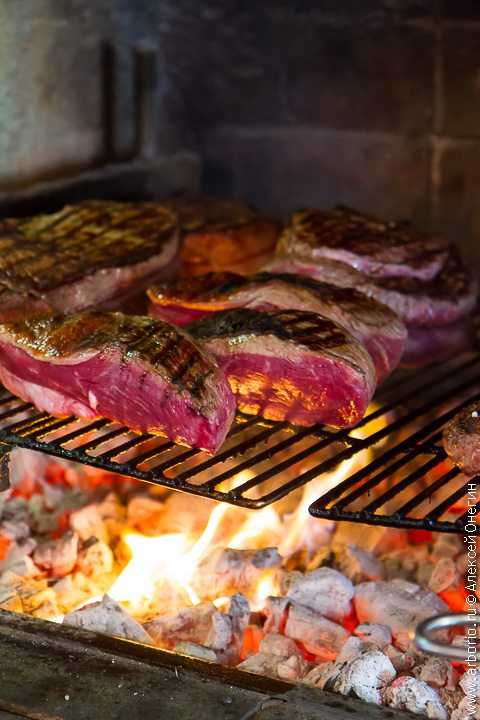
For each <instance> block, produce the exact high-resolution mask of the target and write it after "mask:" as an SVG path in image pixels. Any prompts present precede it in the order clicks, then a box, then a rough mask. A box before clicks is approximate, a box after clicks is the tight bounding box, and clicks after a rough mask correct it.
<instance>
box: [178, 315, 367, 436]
mask: <svg viewBox="0 0 480 720" xmlns="http://www.w3.org/2000/svg"><path fill="white" fill-rule="evenodd" d="M187 327H188V329H189V331H190V332H191V333H192V335H193V336H194V337H196V338H197V339H198V340H201V341H202V342H203V343H204V345H206V347H207V348H208V349H209V350H210V351H211V352H212V353H213V355H214V356H215V357H216V359H217V362H218V364H219V365H220V367H221V369H222V370H223V372H224V373H225V375H226V376H227V378H228V381H229V383H230V387H231V388H232V390H233V392H234V394H235V395H236V398H237V405H238V407H239V409H240V410H242V411H243V412H245V413H248V414H251V415H260V416H262V417H265V418H267V419H269V420H288V421H289V422H291V423H293V424H296V425H307V426H308V425H313V424H315V423H324V424H326V425H333V426H334V427H352V426H353V425H356V424H357V423H358V422H359V421H360V419H361V418H362V417H363V415H364V413H365V410H366V409H367V406H368V403H369V402H370V400H371V398H372V395H373V392H374V389H375V368H374V366H373V363H372V360H371V358H370V356H369V354H368V353H367V352H366V350H365V349H364V348H363V347H362V346H361V345H360V344H359V343H358V342H357V341H356V340H355V338H354V337H353V336H352V335H350V334H349V333H347V332H346V331H345V330H343V329H342V328H341V327H340V326H339V325H336V324H335V323H334V322H332V321H331V320H329V319H328V318H325V317H322V316H321V315H317V314H316V313H312V312H302V311H300V310H278V311H270V312H260V311H257V310H248V309H245V308H242V309H239V310H226V311H224V312H220V313H217V314H215V315H212V316H210V317H208V318H205V319H203V320H199V321H197V322H196V323H193V324H191V325H188V326H187Z"/></svg>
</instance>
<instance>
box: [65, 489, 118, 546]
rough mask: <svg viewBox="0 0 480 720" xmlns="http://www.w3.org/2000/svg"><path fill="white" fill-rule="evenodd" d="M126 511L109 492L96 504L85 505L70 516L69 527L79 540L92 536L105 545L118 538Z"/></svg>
mask: <svg viewBox="0 0 480 720" xmlns="http://www.w3.org/2000/svg"><path fill="white" fill-rule="evenodd" d="M125 516H126V511H125V508H124V507H123V505H122V504H121V502H120V501H119V499H118V498H117V496H116V495H115V493H113V492H110V493H108V495H107V496H106V497H105V498H104V499H103V500H102V501H101V502H98V503H92V504H91V505H85V507H83V508H81V509H80V510H76V511H75V512H73V513H72V514H71V515H70V527H71V528H72V530H74V531H75V532H76V533H77V535H78V537H79V538H80V540H83V541H85V540H88V538H90V537H92V535H94V536H95V537H98V539H99V540H103V541H104V542H106V543H107V544H108V543H109V542H110V540H112V539H113V538H115V537H117V536H119V535H120V534H121V531H122V527H123V526H124V523H125Z"/></svg>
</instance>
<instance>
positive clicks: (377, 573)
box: [337, 545, 385, 583]
mask: <svg viewBox="0 0 480 720" xmlns="http://www.w3.org/2000/svg"><path fill="white" fill-rule="evenodd" d="M337 565H338V569H339V570H340V571H341V572H342V573H343V574H344V575H346V576H347V577H348V578H349V579H350V580H351V581H352V582H353V583H359V582H363V581H364V580H382V579H383V578H384V577H385V568H384V567H383V564H382V562H381V561H380V560H379V559H378V558H376V557H375V555H374V554H373V553H371V552H368V551H367V550H360V549H359V548H357V546H356V545H349V546H348V547H346V548H344V549H343V550H342V552H341V553H339V555H338V557H337Z"/></svg>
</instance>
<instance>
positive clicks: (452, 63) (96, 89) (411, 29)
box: [0, 0, 480, 268]
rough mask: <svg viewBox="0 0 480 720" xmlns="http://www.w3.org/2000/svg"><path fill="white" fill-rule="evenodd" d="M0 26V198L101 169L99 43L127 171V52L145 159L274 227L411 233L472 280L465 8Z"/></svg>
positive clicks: (72, 12)
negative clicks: (183, 159)
mask: <svg viewBox="0 0 480 720" xmlns="http://www.w3.org/2000/svg"><path fill="white" fill-rule="evenodd" d="M100 6H101V7H100ZM0 15H4V16H5V17H4V19H3V21H2V27H3V28H5V27H6V28H7V35H6V40H7V41H6V42H4V43H3V49H4V51H5V53H6V56H5V58H4V61H2V63H1V64H0V76H4V77H3V80H4V82H3V83H0V109H1V108H4V111H3V112H2V113H1V115H2V120H0V125H1V124H2V123H3V124H4V127H3V129H2V130H3V132H2V135H3V140H0V189H5V188H7V189H8V187H9V185H11V186H14V185H15V184H18V179H19V177H20V178H21V179H23V181H25V182H27V181H28V180H29V178H33V179H38V178H39V177H42V176H48V175H49V174H50V175H51V174H52V173H53V174H54V173H55V172H58V171H60V170H62V169H63V167H64V166H68V167H70V168H73V169H75V168H76V167H83V166H85V165H92V164H98V163H99V162H101V161H102V152H103V150H102V148H103V144H104V142H105V138H104V136H103V131H104V128H103V127H102V122H103V121H104V117H103V115H102V112H101V110H100V109H99V108H100V107H101V101H102V98H101V95H102V81H101V78H100V51H99V47H100V44H101V43H102V42H103V41H104V40H108V41H110V42H112V43H113V44H114V45H115V46H116V47H117V50H118V52H119V57H120V74H119V76H118V77H117V85H118V86H117V87H116V89H115V92H116V97H117V108H116V112H117V113H118V115H119V117H120V119H121V122H120V123H118V125H117V133H118V138H117V145H118V146H119V147H120V149H122V148H123V151H124V152H125V154H126V156H128V151H129V147H130V146H131V143H132V127H131V122H130V120H129V118H130V116H131V102H132V99H131V93H130V94H129V91H128V89H126V86H127V84H128V83H127V78H128V77H129V74H128V63H129V62H130V60H129V56H128V53H127V48H128V46H129V44H131V43H138V42H147V43H149V44H150V45H151V46H153V47H155V48H156V49H157V52H158V58H159V67H160V73H159V78H158V86H157V91H158V92H157V99H158V107H159V133H158V136H159V137H158V140H159V151H160V152H165V151H167V150H168V151H170V150H175V151H177V150H185V149H187V150H194V151H197V152H199V153H200V155H201V156H202V159H203V163H204V187H205V189H206V190H208V191H210V192H214V193H219V194H222V195H234V196H243V197H246V198H247V199H248V200H250V201H252V202H254V203H255V204H257V205H258V206H259V207H260V208H262V209H263V210H265V211H268V212H272V213H276V214H280V215H283V216H285V215H286V214H287V213H288V212H289V211H291V210H292V209H293V208H295V207H297V206H299V205H308V204H311V205H316V206H330V205H332V204H334V203H336V202H342V203H347V204H350V205H353V206H356V207H359V208H361V209H364V210H367V211H372V212H376V213H379V214H380V215H386V216H392V217H402V218H408V217H412V218H413V219H415V220H416V221H418V222H419V223H420V224H422V225H423V226H425V227H433V228H438V229H441V230H443V231H444V232H446V233H447V234H448V235H449V236H450V237H452V238H453V239H455V240H456V241H458V242H459V243H460V244H461V245H462V246H463V248H464V250H465V253H466V255H467V256H468V257H469V259H471V260H472V261H474V262H476V264H477V267H479V268H480V242H479V239H478V235H479V234H480V202H478V201H479V199H480V198H479V187H480V4H479V3H478V2H477V0H438V1H435V0H430V1H429V0H362V1H358V0H303V1H301V0H296V1H295V0H263V1H262V2H256V1H254V0H251V1H249V2H247V1H243V2H242V1H239V0H237V1H235V0H229V1H228V2H225V0H204V1H201V2H198V1H197V0H162V2H159V1H158V0H116V1H115V0H105V2H103V3H96V2H94V0H72V2H70V3H57V2H54V0H42V2H36V3H33V2H24V3H11V2H10V0H0ZM0 52H1V50H0ZM122 73H123V74H122ZM122 78H123V80H122ZM122 82H123V89H122ZM114 95H115V94H114ZM39 158H40V159H39ZM62 159H63V165H62Z"/></svg>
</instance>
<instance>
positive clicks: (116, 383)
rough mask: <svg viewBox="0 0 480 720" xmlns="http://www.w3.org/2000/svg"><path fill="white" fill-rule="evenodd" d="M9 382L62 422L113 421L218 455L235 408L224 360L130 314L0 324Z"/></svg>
mask: <svg viewBox="0 0 480 720" xmlns="http://www.w3.org/2000/svg"><path fill="white" fill-rule="evenodd" d="M0 380H1V381H2V382H3V384H4V385H5V386H6V387H7V388H8V389H9V390H11V391H12V392H13V393H15V394H16V395H18V396H19V397H21V398H23V399H24V400H28V401H31V402H33V403H34V404H35V405H36V406H37V407H38V408H39V409H40V410H44V411H47V412H49V413H52V414H53V415H56V416H59V417H65V416H69V415H76V416H77V417H79V418H82V419H84V420H91V419H93V418H96V417H99V416H103V417H107V418H110V419H111V420H116V421H118V422H120V423H123V424H125V425H127V426H128V427H130V428H132V429H133V430H136V431H139V432H142V433H144V432H151V433H154V434H159V435H165V436H166V437H168V438H169V439H170V440H173V441H175V442H178V443H182V444H186V445H191V446H193V447H200V448H203V449H205V450H208V451H215V450H217V449H218V447H219V446H220V445H221V443H222V442H223V440H224V438H225V436H226V434H227V431H228V429H229V427H230V424H231V422H232V419H233V415H234V408H235V401H234V399H233V396H232V393H231V390H230V388H229V386H228V383H227V381H226V380H225V378H224V376H223V374H222V373H221V372H220V370H219V369H218V366H217V364H216V362H215V360H214V359H213V358H212V357H211V356H210V354H209V353H208V352H207V351H206V350H205V349H203V348H201V347H200V346H199V345H198V344H197V343H196V342H195V341H194V340H192V338H191V337H189V336H188V335H187V333H185V332H182V331H181V330H178V329H177V328H175V327H173V326H172V325H169V324H168V323H165V322H162V321H161V320H154V319H153V318H148V317H141V316H126V315H122V314H121V313H108V312H93V311H91V312H84V313H80V314H78V315H62V314H60V313H52V314H40V315H36V316H31V317H30V318H25V319H22V320H18V321H14V322H10V323H0Z"/></svg>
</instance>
